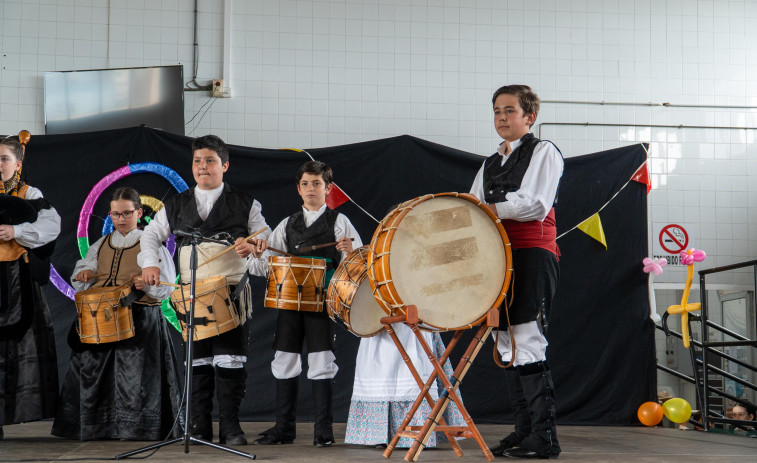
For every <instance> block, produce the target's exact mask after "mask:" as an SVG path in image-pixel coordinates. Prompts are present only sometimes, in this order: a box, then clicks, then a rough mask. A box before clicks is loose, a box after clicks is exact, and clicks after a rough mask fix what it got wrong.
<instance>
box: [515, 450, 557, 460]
mask: <svg viewBox="0 0 757 463" xmlns="http://www.w3.org/2000/svg"><path fill="white" fill-rule="evenodd" d="M504 456H506V457H510V458H530V459H540V460H546V459H548V458H557V455H552V454H551V453H542V452H537V451H535V450H529V449H527V448H525V447H514V448H511V449H507V450H505V452H504Z"/></svg>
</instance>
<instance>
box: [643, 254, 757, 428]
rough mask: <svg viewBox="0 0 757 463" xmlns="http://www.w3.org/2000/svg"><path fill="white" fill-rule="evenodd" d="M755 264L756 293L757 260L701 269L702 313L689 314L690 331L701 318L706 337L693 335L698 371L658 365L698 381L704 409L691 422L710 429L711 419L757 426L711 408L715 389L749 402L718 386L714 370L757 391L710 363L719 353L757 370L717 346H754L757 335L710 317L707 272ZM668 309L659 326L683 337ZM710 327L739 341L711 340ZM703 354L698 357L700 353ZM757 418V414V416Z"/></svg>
mask: <svg viewBox="0 0 757 463" xmlns="http://www.w3.org/2000/svg"><path fill="white" fill-rule="evenodd" d="M747 267H752V270H753V279H754V285H753V294H755V293H756V292H757V260H753V261H748V262H743V263H739V264H733V265H726V266H722V267H715V268H711V269H706V270H700V271H699V291H700V300H701V306H702V308H701V315H695V314H693V313H690V314H689V333H691V332H692V331H691V322H692V321H694V322H696V321H698V322H700V327H701V333H702V341H701V342H700V341H697V340H694V339H692V340H691V348H690V349H689V356H690V359H691V366H692V370H693V372H694V376H693V377H691V376H688V375H685V374H683V373H680V372H678V371H675V370H673V369H671V368H669V367H666V366H664V365H660V364H659V363H658V364H657V368H658V369H659V370H661V371H664V372H666V373H669V374H671V375H673V376H675V377H677V378H680V379H682V380H684V381H687V382H690V383H692V384H694V386H695V390H696V400H697V407H698V408H699V409H700V410H701V411H702V421H701V422H699V421H696V420H695V419H693V418H692V419H690V420H689V422H690V423H692V424H694V425H697V426H700V427H701V428H702V429H704V430H705V431H709V429H710V426H711V424H710V423H723V424H731V425H747V426H755V424H756V423H757V421H748V420H734V419H731V418H727V417H725V416H723V414H721V413H719V412H718V411H716V410H714V409H711V403H710V393H713V394H714V395H717V396H720V397H722V398H727V399H729V400H731V401H733V402H737V403H741V404H742V405H746V404H747V403H746V402H745V401H744V399H742V398H740V397H736V396H734V395H732V394H729V393H727V392H725V391H724V390H722V389H718V388H717V387H714V386H712V385H710V384H709V376H710V374H715V375H719V376H722V377H724V378H728V379H730V380H732V381H735V382H737V383H739V384H741V385H742V386H744V387H747V388H749V389H751V390H753V391H757V385H755V384H752V383H751V382H749V381H747V380H744V379H742V378H740V377H738V376H736V375H733V374H731V373H728V372H727V371H725V370H723V369H721V368H718V367H716V366H714V365H710V356H712V355H715V356H717V357H719V358H722V359H726V360H728V361H729V362H733V363H735V364H737V365H740V366H742V367H744V368H746V369H747V370H750V371H752V372H756V373H757V367H756V366H755V365H751V364H749V363H748V362H744V361H743V360H740V359H737V358H735V357H733V356H731V355H729V354H726V353H725V352H721V351H719V350H717V349H716V348H718V347H721V348H722V347H731V346H733V347H735V346H751V347H754V348H757V339H748V338H746V337H744V336H742V335H740V334H738V333H736V332H733V331H731V330H729V329H727V328H725V327H723V326H721V325H719V324H717V323H714V322H712V321H711V320H709V318H708V315H709V314H708V304H707V292H706V276H707V275H710V274H714V273H721V272H726V271H729V270H735V269H740V268H747ZM752 310H753V311H754V313H757V297H753V298H752ZM668 315H669V314H668V313H665V315H664V316H663V318H662V326H659V325H658V326H656V328H657V329H660V330H662V331H664V332H665V334H666V336H673V337H677V338H678V339H683V335H682V334H681V333H678V332H675V331H671V330H670V329H669V328H668V325H667V319H668ZM709 328H712V329H714V330H716V331H718V332H720V333H722V334H723V335H725V336H729V337H731V338H734V339H735V341H710V340H709ZM697 349H699V352H700V355H699V356H698V355H697V352H696V350H697ZM700 356H701V358H698V357H700ZM756 418H757V417H756Z"/></svg>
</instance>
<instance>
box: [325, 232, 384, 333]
mask: <svg viewBox="0 0 757 463" xmlns="http://www.w3.org/2000/svg"><path fill="white" fill-rule="evenodd" d="M370 252H371V251H370V249H369V248H368V246H363V247H360V248H357V249H355V250H353V251H352V252H351V253H349V254H348V255H347V257H345V258H344V260H343V261H342V262H340V263H339V266H338V267H337V268H336V271H334V276H333V277H332V278H331V282H330V283H329V288H328V290H327V291H326V309H327V310H328V312H329V317H331V319H332V320H334V321H341V322H342V323H343V324H344V326H345V328H347V330H348V331H350V332H351V333H352V334H354V335H356V336H360V337H362V338H369V337H371V336H375V335H377V334H379V333H380V332H381V330H383V328H384V325H382V324H381V322H380V320H381V318H382V317H385V316H386V314H385V313H384V310H383V309H382V308H381V306H380V305H379V304H378V302H377V301H376V298H375V297H373V291H372V290H371V287H370V284H369V283H368V280H367V277H368V268H367V258H368V254H370Z"/></svg>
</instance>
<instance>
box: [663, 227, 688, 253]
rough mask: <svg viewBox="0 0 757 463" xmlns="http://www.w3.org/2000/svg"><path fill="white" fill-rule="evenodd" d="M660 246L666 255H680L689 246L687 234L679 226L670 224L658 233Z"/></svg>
mask: <svg viewBox="0 0 757 463" xmlns="http://www.w3.org/2000/svg"><path fill="white" fill-rule="evenodd" d="M659 240H660V246H662V249H663V250H664V251H665V252H667V253H668V254H680V252H681V251H683V250H684V249H686V246H688V245H689V234H688V233H687V232H686V229H685V228H683V227H682V226H680V225H676V224H670V225H665V226H664V227H662V231H660V237H659Z"/></svg>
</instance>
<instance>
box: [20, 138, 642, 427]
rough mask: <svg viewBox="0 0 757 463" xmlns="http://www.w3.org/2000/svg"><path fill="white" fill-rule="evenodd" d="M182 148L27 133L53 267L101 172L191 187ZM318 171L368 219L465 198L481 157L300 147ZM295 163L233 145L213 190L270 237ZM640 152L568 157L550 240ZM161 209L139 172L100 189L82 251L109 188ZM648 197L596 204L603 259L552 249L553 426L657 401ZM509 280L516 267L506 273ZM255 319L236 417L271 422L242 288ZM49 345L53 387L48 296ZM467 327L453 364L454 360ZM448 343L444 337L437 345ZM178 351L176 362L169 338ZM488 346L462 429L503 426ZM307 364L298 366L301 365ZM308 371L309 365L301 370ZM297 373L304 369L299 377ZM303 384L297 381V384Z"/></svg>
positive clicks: (622, 415)
mask: <svg viewBox="0 0 757 463" xmlns="http://www.w3.org/2000/svg"><path fill="white" fill-rule="evenodd" d="M190 146H191V139H190V138H188V137H184V136H179V135H173V134H170V133H166V132H162V131H159V130H153V129H150V128H146V127H137V128H130V129H119V130H109V131H102V132H92V133H82V134H71V135H35V136H32V139H31V141H30V142H29V145H28V147H27V154H26V159H25V162H24V170H23V175H24V176H25V177H26V181H27V182H28V183H29V184H31V185H33V186H36V187H38V188H40V189H41V190H42V192H43V194H44V195H45V197H46V198H47V199H48V200H49V201H50V202H51V203H53V205H54V206H55V207H56V209H57V210H58V213H59V214H60V216H61V218H62V227H61V234H60V236H59V238H58V241H57V247H56V250H55V253H54V254H53V257H52V264H53V265H54V266H55V268H56V269H57V271H58V272H59V273H60V274H61V276H63V278H64V279H68V278H70V276H71V272H72V271H73V267H74V264H75V262H76V260H77V259H79V258H80V256H79V251H78V247H77V244H76V243H77V241H76V229H77V223H78V220H79V214H80V212H81V210H82V206H83V203H84V199H85V197H86V196H87V194H88V193H89V191H90V190H91V189H92V187H93V186H94V185H95V184H96V183H97V182H98V181H100V180H101V179H102V178H103V177H105V176H106V175H107V174H109V173H111V172H113V171H114V170H116V169H119V168H121V167H124V166H125V165H127V164H135V163H140V162H155V163H159V164H163V165H165V166H167V167H170V168H171V169H173V170H175V171H176V172H177V173H178V174H179V175H181V177H183V178H184V180H185V181H186V182H187V184H188V185H189V186H190V187H191V186H193V185H194V181H193V178H192V173H191V156H192V153H191V149H190ZM308 151H309V152H310V153H311V154H312V155H313V156H314V157H315V158H316V159H318V160H322V161H324V162H327V163H329V164H330V165H331V166H332V167H333V169H334V173H335V181H336V183H337V184H338V185H339V186H340V187H341V188H342V189H343V190H344V191H345V192H346V193H347V194H348V195H350V196H351V197H352V198H353V199H354V200H355V201H356V202H357V203H358V204H360V205H361V206H362V207H363V208H364V209H366V210H367V211H368V212H369V213H371V214H372V215H373V216H374V217H376V218H377V219H379V220H380V219H381V218H383V216H384V215H385V214H386V213H387V212H388V211H389V210H390V208H391V207H392V206H393V205H395V204H397V203H399V202H402V201H405V200H408V199H411V198H414V197H418V196H421V195H424V194H428V193H440V192H445V191H459V192H467V191H468V190H469V189H470V185H471V183H472V181H473V178H474V176H475V174H476V172H477V170H478V168H479V167H480V166H481V163H482V162H483V158H481V157H479V156H476V155H473V154H470V153H466V152H463V151H459V150H455V149H451V148H448V147H445V146H442V145H438V144H435V143H431V142H428V141H425V140H421V139H418V138H414V137H411V136H400V137H394V138H388V139H382V140H375V141H370V142H364V143H356V144H351V145H344V146H336V147H329V148H318V149H312V150H308ZM307 160H308V158H307V156H306V155H305V154H304V153H302V152H296V151H292V150H271V149H257V148H249V147H243V146H233V145H232V146H230V167H229V170H228V172H227V173H226V175H225V177H224V179H225V181H227V182H228V183H230V184H232V185H235V186H237V187H240V188H243V189H246V190H248V191H250V192H252V193H253V194H254V195H255V197H256V199H258V200H259V201H260V202H261V204H262V205H263V215H264V216H265V218H266V220H267V222H268V224H269V225H270V226H271V227H275V226H276V225H277V224H278V223H279V221H281V220H282V219H284V218H285V217H287V216H288V215H290V214H292V213H293V212H294V211H296V210H297V208H298V207H300V205H301V200H300V198H299V196H298V194H297V190H296V180H295V174H296V171H297V169H298V167H299V166H300V165H301V164H302V163H304V162H305V161H307ZM644 160H645V152H644V149H643V148H642V147H641V145H635V146H630V147H625V148H619V149H615V150H610V151H605V152H601V153H595V154H591V155H586V156H580V157H574V158H570V159H566V161H565V172H564V175H563V177H562V182H561V185H560V192H559V203H558V206H557V210H556V214H557V224H558V234H560V233H562V232H564V231H566V230H568V229H570V228H572V227H574V226H575V225H577V224H578V223H579V222H581V221H583V220H584V219H586V218H588V217H589V216H591V215H592V214H593V213H595V212H597V210H598V209H599V208H600V207H602V205H603V204H605V203H606V202H607V201H608V200H609V199H610V198H611V197H612V195H613V194H615V193H616V192H617V191H619V190H620V189H621V187H623V185H624V184H625V183H626V182H627V181H628V179H630V177H631V176H632V175H633V173H634V172H635V170H636V169H637V168H638V167H639V166H640V165H641V164H642V163H643V162H644ZM126 185H129V186H133V187H135V188H136V189H137V190H138V191H139V192H140V193H141V194H146V195H151V196H154V197H156V198H158V199H165V198H168V197H171V196H172V195H174V194H176V191H175V190H174V189H173V188H172V187H171V185H170V184H169V182H168V181H166V180H164V179H163V178H162V177H160V176H158V175H155V174H147V173H145V174H136V175H131V176H128V177H125V178H123V179H120V180H118V181H116V182H115V183H114V184H113V185H111V186H110V187H109V188H108V189H107V190H106V191H105V192H104V193H103V194H102V195H101V196H100V199H99V200H98V201H97V203H96V204H95V207H94V214H93V216H92V218H91V220H90V223H89V236H90V243H93V242H94V241H95V240H96V239H98V238H99V236H101V229H102V225H103V219H104V218H105V216H106V214H107V212H108V206H109V202H108V199H109V197H110V194H111V193H112V192H113V190H114V189H115V188H118V187H119V186H126ZM337 210H338V211H339V212H342V213H343V214H345V215H347V217H349V218H350V220H351V221H352V223H353V224H354V225H355V227H356V228H357V230H358V232H359V233H360V235H361V237H362V239H363V241H364V242H365V243H368V242H369V241H370V238H371V236H372V235H373V232H374V230H375V228H376V223H375V222H374V221H373V219H371V218H370V217H368V216H367V215H366V214H365V213H363V212H362V211H360V210H359V209H358V208H357V207H356V206H354V205H353V204H351V203H346V204H344V205H342V206H340V207H339V208H338V209H337ZM646 211H647V206H646V187H645V185H643V184H640V183H636V182H631V183H630V184H628V185H627V186H626V187H625V188H624V189H623V190H622V191H621V193H620V194H619V195H618V196H617V197H615V198H614V199H613V200H612V201H611V202H610V203H609V205H608V206H607V207H605V208H604V209H603V210H602V211H601V213H600V217H601V219H602V224H603V226H604V231H605V234H606V236H607V245H608V249H607V250H605V249H604V247H603V246H602V245H601V244H600V243H598V242H597V241H595V240H593V239H592V238H590V237H589V236H588V235H586V234H584V233H583V232H581V231H579V230H573V231H571V232H570V233H568V234H567V235H565V236H564V237H562V238H560V239H559V240H558V244H559V246H560V249H561V251H562V257H561V260H560V277H561V278H560V285H559V288H558V292H557V295H556V301H555V304H554V307H553V310H552V316H551V323H550V328H549V333H548V338H549V341H550V347H549V352H548V358H549V363H550V365H551V368H552V370H553V372H554V380H555V384H556V388H557V405H558V407H557V409H558V422H559V423H563V424H568V423H571V424H630V423H636V422H637V419H636V410H637V408H638V407H639V405H641V403H643V402H645V401H647V400H654V398H655V393H656V391H655V390H656V376H655V374H656V370H655V357H654V330H653V325H652V323H651V321H650V320H649V318H648V314H649V303H648V300H647V285H646V275H645V274H644V273H643V272H642V270H641V269H642V265H641V260H642V259H643V258H644V257H645V256H646V255H647V230H646V222H647V216H646V214H647V212H646ZM515 272H516V275H517V269H515ZM253 280H254V281H253V294H254V296H255V309H254V310H255V311H254V315H253V319H252V320H251V321H250V322H248V326H249V333H250V340H251V341H250V344H249V350H248V363H247V370H248V380H247V394H246V397H245V400H244V403H243V405H242V413H241V415H242V418H243V419H245V420H251V421H271V420H273V419H274V417H275V408H274V407H275V387H274V378H273V375H272V374H271V370H270V362H271V360H272V359H273V350H272V348H271V343H272V341H273V339H272V337H273V332H274V327H275V322H276V313H275V310H272V309H267V308H264V307H263V305H262V299H263V293H264V287H265V283H266V282H265V280H264V279H262V278H254V279H253ZM45 293H46V295H47V298H48V303H49V305H50V310H51V312H52V317H53V323H54V325H55V331H56V332H55V334H56V340H57V345H58V355H59V358H58V365H59V369H60V377H61V379H62V378H63V377H64V375H65V372H66V371H67V369H68V359H69V353H70V349H69V347H68V345H67V344H66V334H67V333H68V330H69V328H70V326H71V324H72V323H73V320H74V316H75V313H76V308H75V306H74V303H73V302H72V301H70V300H69V299H68V298H66V297H65V296H63V295H62V294H61V293H60V292H58V290H57V289H56V288H55V287H54V286H53V285H52V284H48V285H46V286H45ZM472 334H473V333H472V330H468V332H466V333H465V335H464V336H463V340H462V342H461V343H460V344H459V345H458V348H457V349H456V350H455V352H454V353H453V360H454V361H455V362H456V361H457V359H459V357H460V355H462V353H463V351H464V347H465V346H467V343H468V341H469V340H470V337H471V336H472ZM450 337H451V333H445V334H443V338H444V339H445V341H447V340H448V339H449V338H450ZM174 341H175V346H176V350H177V354H178V355H179V356H180V359H183V348H182V343H181V338H180V337H179V336H178V333H174ZM358 344H359V339H358V338H357V337H355V336H353V335H352V334H350V333H349V332H347V331H345V330H344V329H342V328H339V327H337V328H336V345H337V352H336V356H337V363H338V365H339V368H340V370H339V374H338V375H337V376H336V379H335V381H336V384H335V388H334V416H335V419H336V420H337V421H346V418H347V413H348V409H349V403H350V397H351V394H352V381H353V376H354V368H355V355H356V353H357V348H358ZM492 348H493V342H492V341H491V340H487V342H486V344H485V346H484V348H483V349H482V351H481V353H480V355H479V356H478V358H477V360H476V361H475V363H474V364H473V366H472V368H471V369H470V370H469V372H468V374H467V376H466V378H465V379H464V380H463V384H462V387H461V389H462V396H463V400H464V401H465V403H466V406H467V408H468V410H469V411H470V413H471V415H472V416H473V418H474V419H475V420H477V421H481V422H501V421H507V420H509V419H510V410H509V405H508V400H507V393H506V389H505V386H504V378H503V374H502V371H501V370H499V369H498V368H497V367H496V366H495V365H494V362H493V360H492ZM303 359H304V360H306V356H305V357H303ZM304 368H306V366H305V367H304ZM304 371H306V370H304ZM302 377H303V378H304V377H305V375H304V374H303V375H302ZM298 418H299V419H300V420H302V421H307V420H311V419H312V404H311V401H310V386H309V385H308V384H307V381H306V380H304V379H303V380H302V385H301V392H300V403H299V407H298Z"/></svg>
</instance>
